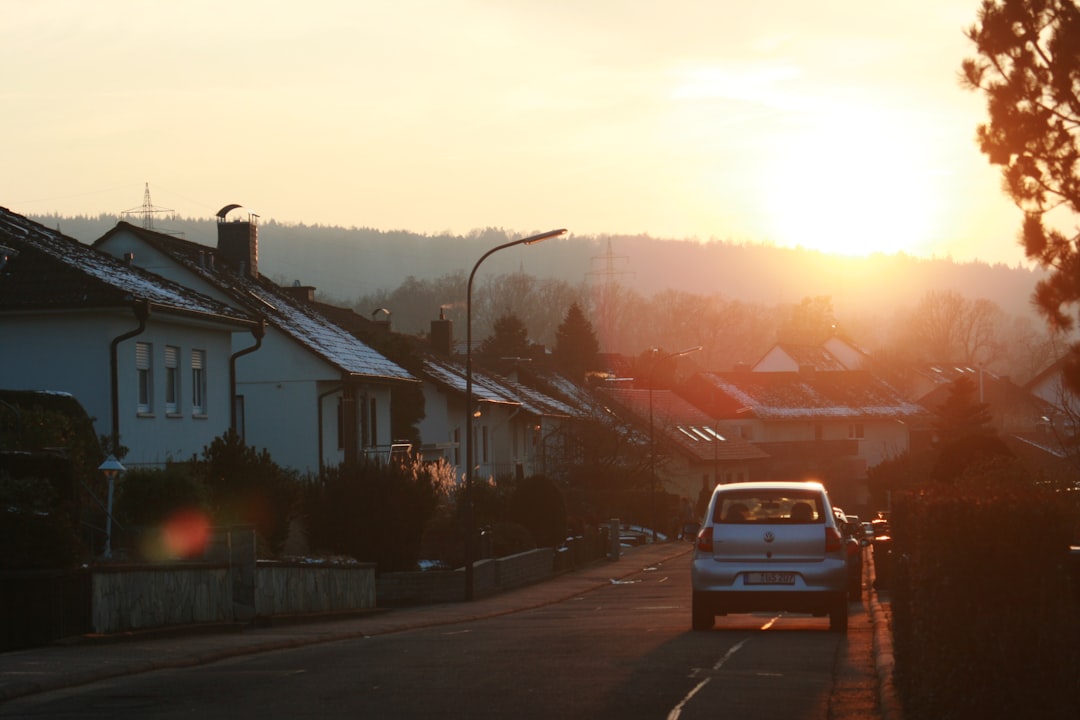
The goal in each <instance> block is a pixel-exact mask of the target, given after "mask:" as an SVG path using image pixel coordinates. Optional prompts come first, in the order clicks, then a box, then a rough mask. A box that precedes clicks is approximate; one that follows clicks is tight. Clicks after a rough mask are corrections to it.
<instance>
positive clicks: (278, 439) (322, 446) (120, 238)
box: [94, 205, 418, 473]
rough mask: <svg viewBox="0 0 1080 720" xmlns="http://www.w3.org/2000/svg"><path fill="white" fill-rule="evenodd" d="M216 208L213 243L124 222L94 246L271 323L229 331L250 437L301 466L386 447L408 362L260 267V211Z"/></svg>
mask: <svg viewBox="0 0 1080 720" xmlns="http://www.w3.org/2000/svg"><path fill="white" fill-rule="evenodd" d="M238 207H239V206H236V205H229V206H226V207H225V208H222V210H221V211H220V212H219V213H218V243H217V246H216V247H210V246H206V245H201V244H198V243H194V242H190V241H187V240H183V239H180V238H176V237H172V236H169V235H165V234H162V233H158V232H154V231H152V230H147V229H144V228H139V227H136V226H134V225H131V224H129V223H125V222H121V223H118V224H117V226H116V227H115V228H113V229H112V230H110V231H109V232H108V233H106V234H105V235H104V236H102V237H101V238H100V239H99V240H97V241H96V242H95V243H94V247H96V248H98V249H100V250H102V251H104V252H107V253H109V254H110V255H113V256H115V257H118V258H121V257H123V258H129V261H130V262H131V263H133V264H134V265H137V266H140V267H143V268H145V269H147V270H150V271H151V272H153V273H155V274H157V275H161V276H163V277H167V278H169V279H171V280H174V281H175V282H177V283H179V284H181V285H183V286H185V287H189V288H191V289H193V290H196V291H198V292H200V293H203V294H206V295H208V296H210V297H212V298H214V299H216V300H218V301H220V302H222V303H227V304H229V305H230V306H232V307H234V308H237V309H239V310H242V311H244V312H246V313H250V314H252V315H255V316H257V317H259V318H260V319H262V320H263V321H264V322H265V335H264V336H263V337H261V338H258V339H255V340H253V339H252V337H251V335H250V334H249V333H235V334H234V335H233V337H232V356H231V359H232V362H233V363H234V365H235V367H236V397H235V399H234V404H233V416H234V420H233V421H234V424H235V426H236V429H237V431H238V432H239V433H240V434H241V436H242V437H243V438H244V439H245V441H246V442H247V444H249V445H252V446H255V447H258V448H265V449H266V450H267V451H268V452H269V453H270V455H271V457H272V458H273V459H274V460H275V461H276V462H278V463H279V464H281V465H284V466H286V467H290V468H294V469H296V470H298V471H300V472H302V473H316V472H320V471H321V470H322V469H324V468H325V467H327V466H333V465H337V464H340V463H343V462H351V461H353V460H356V459H358V458H360V457H361V456H364V455H382V454H384V453H386V452H388V451H389V448H390V445H391V442H392V438H391V437H390V394H391V392H392V389H393V387H394V386H395V385H399V384H401V383H414V382H418V381H417V380H416V378H414V377H413V376H412V375H410V373H409V372H408V371H406V370H405V369H404V368H402V367H400V366H399V365H397V364H396V363H394V362H392V361H390V360H388V359H387V358H386V357H384V356H383V355H381V354H380V353H378V352H376V351H375V350H373V349H372V348H371V347H369V346H368V345H366V344H365V343H363V342H362V341H360V340H358V339H357V338H356V337H354V336H353V335H351V334H350V333H348V332H346V331H345V330H344V329H342V328H340V327H338V326H337V325H335V324H334V323H332V322H330V321H329V320H327V319H326V318H325V317H324V316H322V315H320V314H319V313H318V312H316V311H315V310H314V309H312V308H311V307H309V306H307V305H306V304H305V303H303V302H300V301H298V300H296V299H294V298H292V297H290V295H289V294H288V293H287V292H284V291H283V290H282V289H281V288H279V287H278V286H277V285H275V284H274V283H273V282H270V281H269V280H267V279H266V278H264V277H263V276H261V275H260V274H259V272H258V229H257V223H256V218H255V216H249V217H248V218H246V219H242V220H236V221H230V220H228V219H227V217H226V216H227V215H228V214H229V213H230V212H232V211H234V210H237V209H238Z"/></svg>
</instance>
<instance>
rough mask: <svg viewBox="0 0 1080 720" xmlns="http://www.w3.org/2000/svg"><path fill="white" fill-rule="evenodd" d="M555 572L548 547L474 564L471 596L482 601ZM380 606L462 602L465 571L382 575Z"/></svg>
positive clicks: (378, 589)
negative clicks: (482, 598) (484, 598)
mask: <svg viewBox="0 0 1080 720" xmlns="http://www.w3.org/2000/svg"><path fill="white" fill-rule="evenodd" d="M554 572H555V557H554V553H553V552H552V549H551V548H538V549H536V550H529V551H527V552H523V553H518V554H517V555H508V556H506V557H502V558H496V559H493V560H479V561H477V562H476V563H474V564H473V597H477V598H481V597H486V596H488V595H494V594H495V593H499V592H503V591H505V590H510V589H513V588H516V587H521V586H522V585H527V584H529V583H534V582H539V581H541V580H547V579H549V578H550V577H551V576H552V575H553V574H554ZM376 590H377V600H378V604H379V606H380V607H394V606H403V605H428V604H432V603H447V602H461V601H463V600H464V599H465V571H464V570H461V569H459V570H428V571H424V572H393V573H383V574H382V575H380V576H379V579H378V582H377V584H376Z"/></svg>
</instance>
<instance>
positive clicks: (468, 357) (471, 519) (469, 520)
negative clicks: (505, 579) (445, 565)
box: [465, 228, 566, 600]
mask: <svg viewBox="0 0 1080 720" xmlns="http://www.w3.org/2000/svg"><path fill="white" fill-rule="evenodd" d="M565 232H566V228H561V229H559V230H548V231H547V232H544V233H540V234H539V235H530V236H529V237H525V238H520V239H518V240H513V241H511V242H508V243H503V244H502V245H497V246H495V247H493V248H491V249H490V250H488V251H487V252H486V253H484V254H483V255H481V256H480V259H479V260H477V261H476V264H475V265H473V269H472V272H470V273H469V284H468V286H467V288H466V292H465V525H466V527H465V599H466V600H472V599H473V558H474V556H475V552H474V548H473V542H474V538H473V535H474V534H475V530H476V528H475V525H476V514H475V510H474V508H473V494H472V479H473V407H472V405H473V399H472V395H473V392H472V385H473V382H472V286H473V278H474V277H476V271H477V270H479V269H480V263H482V262H484V261H485V260H487V259H488V257H489V256H490V255H493V254H494V253H497V252H498V251H499V250H505V249H506V248H509V247H514V246H515V245H532V244H534V243H538V242H541V241H542V240H547V239H548V238H553V237H557V236H559V235H562V234H563V233H565Z"/></svg>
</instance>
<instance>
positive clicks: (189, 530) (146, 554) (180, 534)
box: [113, 463, 210, 562]
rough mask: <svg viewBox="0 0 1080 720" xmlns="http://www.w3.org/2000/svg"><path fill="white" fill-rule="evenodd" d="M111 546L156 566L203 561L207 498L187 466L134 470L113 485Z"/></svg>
mask: <svg viewBox="0 0 1080 720" xmlns="http://www.w3.org/2000/svg"><path fill="white" fill-rule="evenodd" d="M113 517H114V519H115V521H116V522H115V525H114V528H113V535H114V540H113V546H114V547H116V548H118V547H124V548H125V549H126V550H127V551H128V554H129V556H130V557H131V558H133V559H140V560H148V561H151V562H157V561H162V560H167V559H173V558H188V557H197V556H201V555H202V554H203V552H204V551H205V549H206V542H207V541H208V540H209V532H210V517H209V511H208V502H207V492H206V487H205V485H204V483H203V482H202V480H201V479H200V478H198V477H196V475H195V472H194V468H193V467H192V465H191V464H190V463H169V464H168V465H166V466H165V468H163V469H151V468H134V469H132V470H128V471H127V472H125V473H124V474H123V475H122V476H121V477H120V479H119V480H118V481H117V495H116V503H115V505H114V511H113Z"/></svg>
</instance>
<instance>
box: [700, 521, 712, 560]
mask: <svg viewBox="0 0 1080 720" xmlns="http://www.w3.org/2000/svg"><path fill="white" fill-rule="evenodd" d="M697 549H698V550H699V551H701V552H705V553H711V552H712V528H711V527H710V526H708V525H706V526H705V527H703V528H701V532H699V533H698V534H697Z"/></svg>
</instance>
